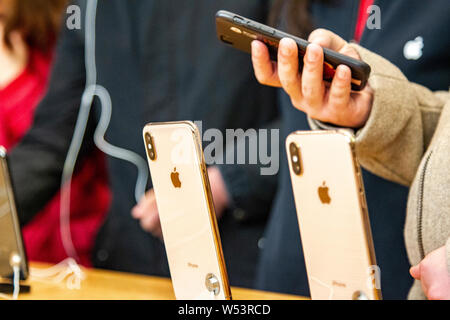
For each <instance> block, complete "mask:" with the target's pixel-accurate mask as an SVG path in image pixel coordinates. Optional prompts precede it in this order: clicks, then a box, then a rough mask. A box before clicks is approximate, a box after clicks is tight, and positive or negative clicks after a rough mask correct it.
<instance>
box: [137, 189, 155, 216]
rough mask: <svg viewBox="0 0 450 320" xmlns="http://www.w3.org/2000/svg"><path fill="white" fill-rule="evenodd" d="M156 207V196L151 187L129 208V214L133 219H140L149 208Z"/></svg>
mask: <svg viewBox="0 0 450 320" xmlns="http://www.w3.org/2000/svg"><path fill="white" fill-rule="evenodd" d="M155 208H156V197H155V192H154V191H153V189H151V190H149V191H148V192H147V193H146V194H145V195H144V196H143V197H142V198H141V200H140V201H139V203H138V204H137V205H136V206H134V207H133V209H132V210H131V215H132V216H133V218H135V219H140V218H142V217H143V216H144V215H146V214H147V213H148V212H149V211H150V210H152V209H155Z"/></svg>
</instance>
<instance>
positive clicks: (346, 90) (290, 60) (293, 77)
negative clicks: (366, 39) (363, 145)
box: [252, 29, 373, 128]
mask: <svg viewBox="0 0 450 320" xmlns="http://www.w3.org/2000/svg"><path fill="white" fill-rule="evenodd" d="M308 41H309V42H311V44H310V45H308V47H307V50H306V54H305V57H304V59H303V61H304V66H303V69H302V72H301V73H300V72H299V71H298V70H299V61H298V47H297V45H296V43H295V41H294V40H292V39H290V38H283V39H282V40H281V41H280V44H279V48H278V58H277V60H278V62H274V61H271V59H270V56H269V51H268V48H267V47H266V45H265V44H263V43H262V42H260V41H258V40H255V41H253V42H252V62H253V68H254V71H255V76H256V78H257V80H258V81H259V82H260V83H261V84H264V85H269V86H275V87H282V88H283V89H284V90H285V91H286V93H287V94H288V95H289V96H290V98H291V101H292V104H293V105H294V107H296V108H297V109H299V110H301V111H303V112H305V113H307V114H308V115H309V116H310V117H311V118H313V119H317V120H320V121H323V122H328V123H332V124H335V125H338V126H343V127H351V128H359V127H362V126H364V124H365V123H366V121H367V119H368V117H369V115H370V111H371V107H372V101H373V90H372V89H371V88H370V86H369V85H368V84H367V85H366V86H365V87H364V89H363V90H361V91H358V92H354V91H352V90H351V70H350V68H349V67H348V66H345V65H340V66H338V68H337V70H336V75H335V76H334V78H333V80H332V82H331V84H330V85H327V84H326V82H325V81H324V80H323V65H324V54H323V49H322V48H328V49H331V50H334V51H336V52H339V53H342V54H344V55H347V56H350V57H352V58H355V59H359V60H360V57H359V55H358V53H357V52H356V51H355V50H354V49H353V48H351V47H350V46H349V45H348V43H347V42H346V41H345V40H344V39H342V38H340V37H339V36H337V35H336V34H334V33H332V32H331V31H328V30H325V29H317V30H315V31H313V32H312V33H311V35H310V37H309V39H308Z"/></svg>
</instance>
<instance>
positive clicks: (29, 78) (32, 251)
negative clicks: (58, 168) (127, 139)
mask: <svg viewBox="0 0 450 320" xmlns="http://www.w3.org/2000/svg"><path fill="white" fill-rule="evenodd" d="M50 63H51V58H49V57H47V56H43V55H41V54H39V53H37V52H32V53H31V55H30V62H29V64H28V66H27V68H26V69H25V70H24V71H23V72H22V73H21V74H20V75H19V76H18V77H17V78H16V79H15V80H14V81H13V82H11V83H10V84H9V85H8V86H6V87H5V88H2V89H0V145H3V146H5V147H6V148H7V149H10V148H12V147H14V145H15V144H17V143H18V142H19V141H20V140H21V139H22V137H23V136H24V135H25V133H26V132H27V130H28V129H29V128H30V126H31V124H32V121H33V115H34V110H35V108H36V106H37V104H38V103H39V101H40V99H41V98H42V96H43V94H44V93H45V90H46V86H47V80H48V77H49V70H50ZM48 120H49V121H52V120H51V119H48ZM78 168H79V169H78V170H77V171H76V173H75V175H74V178H73V181H72V188H71V189H72V193H71V232H72V239H73V243H74V246H75V249H76V250H77V254H78V256H79V258H80V261H79V262H80V263H81V264H83V265H85V266H91V250H92V247H93V243H94V238H95V236H96V233H97V230H98V228H99V227H100V224H101V223H102V221H103V218H104V215H105V213H106V211H107V210H108V206H109V202H110V192H109V187H108V183H107V178H106V177H107V175H106V168H105V159H104V156H103V154H101V153H100V152H98V151H96V152H94V153H93V154H92V155H90V156H89V157H88V158H87V159H86V160H85V161H84V162H83V163H81V165H80V166H78ZM80 200H82V201H80ZM59 206H60V195H59V193H58V194H56V195H55V196H54V198H53V199H52V200H51V201H50V202H49V203H48V204H47V206H46V207H45V208H44V209H43V210H42V212H40V213H39V214H37V215H36V216H35V217H34V219H33V220H32V221H31V222H30V223H28V224H27V225H26V226H25V227H24V228H23V237H24V242H25V247H26V251H27V255H28V258H29V259H30V260H35V261H44V262H51V263H57V262H60V261H61V260H63V259H65V258H66V257H67V256H66V254H65V251H64V247H63V246H62V242H61V235H60V229H59V212H60V210H59Z"/></svg>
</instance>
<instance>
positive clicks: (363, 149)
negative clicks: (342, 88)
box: [310, 44, 450, 185]
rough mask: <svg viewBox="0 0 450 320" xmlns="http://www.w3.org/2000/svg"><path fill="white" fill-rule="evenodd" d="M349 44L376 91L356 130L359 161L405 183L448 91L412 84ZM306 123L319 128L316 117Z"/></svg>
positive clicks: (394, 69)
mask: <svg viewBox="0 0 450 320" xmlns="http://www.w3.org/2000/svg"><path fill="white" fill-rule="evenodd" d="M351 46H352V47H353V48H354V49H355V50H356V51H358V53H359V55H360V57H361V59H362V60H363V61H365V62H366V63H368V64H369V65H370V66H371V69H372V71H371V74H370V78H369V85H370V86H371V87H372V88H373V89H374V92H375V93H374V100H373V106H372V110H371V113H370V116H369V119H368V121H367V123H366V125H365V126H364V127H363V128H361V129H360V130H358V131H357V132H356V134H355V135H356V152H357V155H358V158H359V161H360V163H361V165H362V166H363V167H365V168H366V169H368V170H369V171H371V172H373V173H375V174H377V175H379V176H382V177H384V178H386V179H389V180H392V181H395V182H397V183H401V184H403V185H410V184H411V183H412V181H413V178H414V175H415V173H416V171H417V169H418V166H419V164H420V161H421V159H422V157H423V155H424V152H425V150H426V146H427V145H428V144H429V143H430V141H431V137H432V136H433V133H434V130H435V128H436V126H437V123H438V120H439V117H440V113H441V111H442V109H443V106H444V104H445V102H446V101H448V99H449V97H450V95H449V92H431V91H430V90H428V89H426V88H425V87H422V86H420V85H418V84H414V83H411V82H409V81H408V79H407V78H406V77H405V76H404V75H403V73H402V72H401V71H400V70H399V69H398V68H397V67H396V66H394V65H393V64H392V63H390V62H389V61H388V60H386V59H384V58H383V57H381V56H379V55H377V54H375V53H373V52H371V51H369V50H367V49H364V48H362V47H361V46H359V45H356V44H351ZM310 125H311V127H312V128H313V129H324V124H323V123H320V122H319V121H315V120H310ZM325 128H326V126H325Z"/></svg>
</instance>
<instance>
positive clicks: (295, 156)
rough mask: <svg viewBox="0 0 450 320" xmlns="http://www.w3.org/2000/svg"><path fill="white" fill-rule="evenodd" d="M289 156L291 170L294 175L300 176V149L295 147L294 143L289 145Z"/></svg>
mask: <svg viewBox="0 0 450 320" xmlns="http://www.w3.org/2000/svg"><path fill="white" fill-rule="evenodd" d="M289 154H290V157H289V158H290V160H291V165H292V169H293V170H294V173H295V174H296V175H298V176H300V175H301V174H302V163H301V158H300V149H299V148H298V147H297V146H296V144H295V143H294V142H292V143H291V144H290V145H289Z"/></svg>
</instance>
